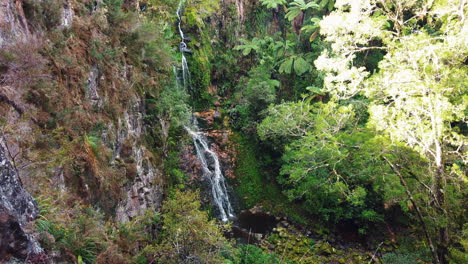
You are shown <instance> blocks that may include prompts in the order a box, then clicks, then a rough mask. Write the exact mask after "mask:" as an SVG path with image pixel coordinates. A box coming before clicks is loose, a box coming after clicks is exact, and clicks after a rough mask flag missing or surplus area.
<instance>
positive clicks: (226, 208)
mask: <svg viewBox="0 0 468 264" xmlns="http://www.w3.org/2000/svg"><path fill="white" fill-rule="evenodd" d="M185 1H186V0H180V2H179V6H178V7H177V18H178V25H177V26H178V30H179V34H180V38H181V42H180V44H179V49H180V53H181V55H182V60H181V69H182V74H181V75H182V76H181V77H182V82H180V81H178V82H177V84H178V85H179V86H183V88H184V89H186V90H189V89H190V70H189V67H188V64H187V59H186V58H185V53H186V52H191V50H190V49H188V47H187V44H186V43H185V41H186V40H187V38H185V36H184V32H183V31H182V27H181V23H182V19H181V17H182V13H183V7H184V4H185ZM176 77H177V76H176ZM185 130H187V132H188V133H189V134H190V136H191V137H192V139H193V144H194V146H195V151H196V153H197V157H198V160H199V161H200V163H201V165H202V168H203V176H204V177H206V178H207V179H208V181H209V183H210V186H211V194H212V197H213V202H214V204H215V206H216V207H217V209H218V211H219V217H220V218H221V221H223V222H227V221H228V220H229V218H232V217H234V211H233V209H232V206H231V202H230V201H229V195H228V192H227V188H226V180H225V178H224V175H223V173H222V171H221V164H220V162H219V158H218V155H217V154H216V152H214V151H212V150H211V149H210V146H209V144H208V140H207V138H206V136H205V135H204V134H203V133H202V132H201V131H200V129H199V127H198V124H197V119H196V117H193V118H192V123H191V125H190V127H189V126H185Z"/></svg>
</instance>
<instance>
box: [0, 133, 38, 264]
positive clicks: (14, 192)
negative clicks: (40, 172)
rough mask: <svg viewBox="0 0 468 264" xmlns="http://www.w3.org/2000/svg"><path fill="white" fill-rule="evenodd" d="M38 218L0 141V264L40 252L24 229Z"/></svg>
mask: <svg viewBox="0 0 468 264" xmlns="http://www.w3.org/2000/svg"><path fill="white" fill-rule="evenodd" d="M38 214H39V208H38V206H37V203H36V201H34V199H33V198H32V197H31V195H30V194H29V193H28V192H27V191H26V190H25V189H24V188H23V185H22V184H21V180H20V178H19V177H18V173H17V172H16V170H15V168H14V167H13V165H12V163H11V162H10V161H9V159H8V156H7V148H6V146H5V144H4V143H3V140H0V263H3V262H4V261H8V260H9V258H10V257H15V258H18V259H25V258H26V257H27V256H29V255H36V254H40V253H41V252H42V249H41V248H40V247H39V245H38V243H37V242H36V240H35V239H34V237H33V236H31V235H29V234H28V233H27V232H26V231H25V228H24V226H25V225H26V224H27V223H28V222H30V221H31V220H33V219H35V218H36V217H37V215H38Z"/></svg>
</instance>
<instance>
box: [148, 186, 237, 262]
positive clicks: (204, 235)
mask: <svg viewBox="0 0 468 264" xmlns="http://www.w3.org/2000/svg"><path fill="white" fill-rule="evenodd" d="M200 206H201V204H200V198H199V194H198V192H194V191H185V192H182V191H180V190H176V191H175V193H174V196H173V198H170V199H168V200H167V201H166V202H165V203H164V204H163V207H162V213H163V217H164V219H163V231H162V233H161V237H160V239H161V240H160V241H159V243H157V244H155V245H153V246H149V247H147V248H145V249H144V250H143V254H144V255H145V256H146V258H147V259H148V260H152V261H156V262H157V263H225V262H224V259H223V258H222V257H221V251H222V250H225V249H228V248H229V244H228V242H227V240H226V239H225V238H224V237H223V234H222V232H221V229H220V228H219V227H218V225H217V224H216V222H215V220H210V219H209V217H208V213H207V212H206V211H202V210H200ZM151 263H154V262H151Z"/></svg>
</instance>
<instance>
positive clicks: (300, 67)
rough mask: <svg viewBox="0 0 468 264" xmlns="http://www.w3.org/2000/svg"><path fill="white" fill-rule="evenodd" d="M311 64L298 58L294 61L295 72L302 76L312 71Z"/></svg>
mask: <svg viewBox="0 0 468 264" xmlns="http://www.w3.org/2000/svg"><path fill="white" fill-rule="evenodd" d="M310 67H311V66H310V64H309V63H308V62H307V61H306V60H304V59H303V58H302V57H296V59H295V60H294V71H295V72H296V74H297V75H302V74H304V73H305V72H306V71H308V70H310Z"/></svg>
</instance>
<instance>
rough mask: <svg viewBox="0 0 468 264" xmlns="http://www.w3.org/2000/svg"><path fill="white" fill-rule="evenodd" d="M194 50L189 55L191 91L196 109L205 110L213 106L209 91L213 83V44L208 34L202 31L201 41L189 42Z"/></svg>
mask: <svg viewBox="0 0 468 264" xmlns="http://www.w3.org/2000/svg"><path fill="white" fill-rule="evenodd" d="M189 45H190V48H191V49H192V50H193V54H192V56H190V57H189V67H190V74H191V88H190V93H191V96H192V99H193V102H194V105H193V107H194V108H195V110H204V109H207V108H209V107H210V106H211V102H212V101H213V98H212V96H211V95H210V94H209V93H208V87H209V86H210V84H211V63H210V58H211V57H212V50H211V44H210V41H209V36H208V34H205V33H202V34H201V40H200V42H197V41H193V42H191V43H189Z"/></svg>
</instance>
